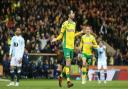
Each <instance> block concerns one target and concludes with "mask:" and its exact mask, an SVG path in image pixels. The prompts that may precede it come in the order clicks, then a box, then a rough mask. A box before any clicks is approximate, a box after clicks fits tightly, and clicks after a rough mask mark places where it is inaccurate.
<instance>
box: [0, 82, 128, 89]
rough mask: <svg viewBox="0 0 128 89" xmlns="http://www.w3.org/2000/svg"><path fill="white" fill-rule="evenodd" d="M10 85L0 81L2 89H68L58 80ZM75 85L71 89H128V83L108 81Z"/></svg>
mask: <svg viewBox="0 0 128 89" xmlns="http://www.w3.org/2000/svg"><path fill="white" fill-rule="evenodd" d="M8 83H9V81H0V89H68V88H67V85H66V81H65V80H64V81H63V87H61V88H60V87H59V86H58V81H57V80H21V82H20V86H19V87H15V86H10V87H8V86H6V85H7V84H8ZM73 83H74V86H73V87H72V88H70V89H128V81H108V82H107V84H104V83H101V84H98V82H97V81H91V82H87V83H86V84H85V85H82V84H81V81H77V80H73Z"/></svg>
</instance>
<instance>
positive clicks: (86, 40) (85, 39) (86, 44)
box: [80, 34, 98, 55]
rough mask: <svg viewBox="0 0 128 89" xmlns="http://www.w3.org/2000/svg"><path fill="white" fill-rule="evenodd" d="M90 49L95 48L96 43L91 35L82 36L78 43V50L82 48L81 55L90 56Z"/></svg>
mask: <svg viewBox="0 0 128 89" xmlns="http://www.w3.org/2000/svg"><path fill="white" fill-rule="evenodd" d="M92 47H94V48H97V47H98V45H97V42H96V40H95V37H94V36H93V35H91V34H90V35H87V34H85V35H83V36H82V38H81V42H80V48H82V53H84V54H86V55H92Z"/></svg>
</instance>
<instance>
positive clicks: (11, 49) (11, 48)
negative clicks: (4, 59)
mask: <svg viewBox="0 0 128 89" xmlns="http://www.w3.org/2000/svg"><path fill="white" fill-rule="evenodd" d="M13 39H14V38H13V37H12V39H11V45H10V50H9V55H12V51H13V42H14V41H13Z"/></svg>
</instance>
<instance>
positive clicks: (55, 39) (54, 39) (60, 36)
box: [52, 33, 63, 42]
mask: <svg viewBox="0 0 128 89" xmlns="http://www.w3.org/2000/svg"><path fill="white" fill-rule="evenodd" d="M62 37H63V33H60V34H59V36H58V37H57V38H53V39H52V42H56V41H57V40H60V39H62Z"/></svg>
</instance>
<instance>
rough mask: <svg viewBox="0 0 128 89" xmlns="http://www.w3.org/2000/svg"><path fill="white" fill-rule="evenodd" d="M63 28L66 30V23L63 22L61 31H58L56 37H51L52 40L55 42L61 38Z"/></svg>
mask: <svg viewBox="0 0 128 89" xmlns="http://www.w3.org/2000/svg"><path fill="white" fill-rule="evenodd" d="M65 30H66V23H65V22H64V23H63V24H62V27H61V32H60V34H59V36H58V37H57V38H53V39H52V42H55V41H57V40H60V39H62V37H63V34H64V32H65Z"/></svg>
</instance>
